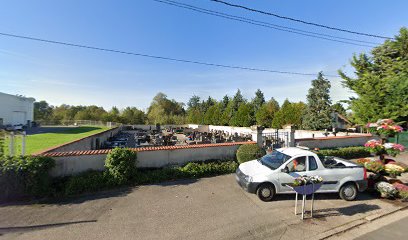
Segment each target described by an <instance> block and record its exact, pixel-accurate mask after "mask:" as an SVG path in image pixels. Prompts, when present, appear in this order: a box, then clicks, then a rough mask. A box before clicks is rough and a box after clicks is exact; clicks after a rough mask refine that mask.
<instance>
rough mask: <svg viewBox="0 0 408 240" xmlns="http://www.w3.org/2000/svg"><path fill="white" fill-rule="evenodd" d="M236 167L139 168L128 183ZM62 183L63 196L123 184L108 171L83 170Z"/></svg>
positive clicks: (216, 164)
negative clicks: (115, 179) (83, 171)
mask: <svg viewBox="0 0 408 240" xmlns="http://www.w3.org/2000/svg"><path fill="white" fill-rule="evenodd" d="M237 167H238V163H237V162H235V161H213V162H209V163H194V162H191V163H188V164H187V165H185V166H183V167H174V168H162V169H155V170H139V171H137V172H136V173H135V174H134V176H133V177H132V179H131V180H130V181H129V182H128V183H130V184H136V185H140V184H152V183H159V182H163V181H168V180H175V179H187V178H200V177H209V176H215V175H220V174H228V173H234V172H235V171H236V169H237ZM60 185H62V192H63V195H65V196H71V195H77V194H81V193H84V192H95V191H99V190H103V189H108V188H111V187H113V186H124V185H126V184H124V183H123V182H117V181H114V180H113V179H112V177H111V175H110V174H109V172H108V171H104V172H95V171H91V172H85V173H82V174H79V175H76V176H71V177H69V178H68V180H66V181H65V183H63V184H60Z"/></svg>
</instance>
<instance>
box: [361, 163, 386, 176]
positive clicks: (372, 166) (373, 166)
mask: <svg viewBox="0 0 408 240" xmlns="http://www.w3.org/2000/svg"><path fill="white" fill-rule="evenodd" d="M364 167H365V168H366V169H367V171H369V172H373V173H376V174H379V173H381V172H382V171H383V170H384V164H383V163H382V162H380V161H369V162H366V163H364Z"/></svg>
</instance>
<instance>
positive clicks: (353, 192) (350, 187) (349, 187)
mask: <svg viewBox="0 0 408 240" xmlns="http://www.w3.org/2000/svg"><path fill="white" fill-rule="evenodd" d="M357 192H358V191H357V187H356V185H355V184H354V183H346V184H344V185H343V186H341V188H340V191H339V195H340V197H341V199H343V200H346V201H353V200H354V199H355V198H356V197H357Z"/></svg>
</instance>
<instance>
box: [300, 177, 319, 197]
mask: <svg viewBox="0 0 408 240" xmlns="http://www.w3.org/2000/svg"><path fill="white" fill-rule="evenodd" d="M322 182H323V178H322V177H319V176H300V177H297V178H295V180H294V182H293V184H292V187H293V189H294V190H295V191H296V192H297V193H299V194H302V195H310V194H312V193H314V192H316V191H317V190H318V189H319V188H320V187H321V186H322Z"/></svg>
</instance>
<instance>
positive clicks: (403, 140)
mask: <svg viewBox="0 0 408 240" xmlns="http://www.w3.org/2000/svg"><path fill="white" fill-rule="evenodd" d="M388 141H389V142H392V143H398V144H401V145H404V146H405V147H406V148H408V132H401V133H398V134H396V135H395V136H394V137H391V138H389V139H388Z"/></svg>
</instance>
